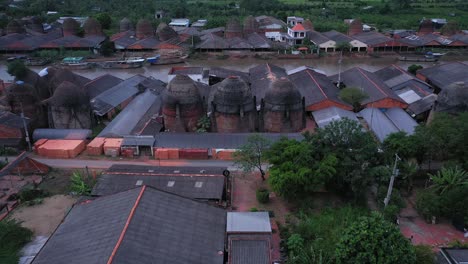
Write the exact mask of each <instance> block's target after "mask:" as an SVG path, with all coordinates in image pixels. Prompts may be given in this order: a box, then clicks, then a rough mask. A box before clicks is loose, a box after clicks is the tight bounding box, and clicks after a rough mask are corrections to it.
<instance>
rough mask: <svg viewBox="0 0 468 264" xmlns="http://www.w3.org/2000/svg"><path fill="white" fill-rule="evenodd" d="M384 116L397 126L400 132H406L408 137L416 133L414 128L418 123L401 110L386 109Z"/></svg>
mask: <svg viewBox="0 0 468 264" xmlns="http://www.w3.org/2000/svg"><path fill="white" fill-rule="evenodd" d="M384 114H385V115H386V116H387V117H388V119H390V121H392V123H393V124H395V126H396V127H397V128H398V130H400V131H403V132H406V134H408V135H412V134H413V133H414V128H415V127H416V126H417V125H418V123H416V121H414V119H413V118H411V116H409V115H408V113H406V112H405V111H404V110H403V109H401V108H389V109H386V111H385V112H384Z"/></svg>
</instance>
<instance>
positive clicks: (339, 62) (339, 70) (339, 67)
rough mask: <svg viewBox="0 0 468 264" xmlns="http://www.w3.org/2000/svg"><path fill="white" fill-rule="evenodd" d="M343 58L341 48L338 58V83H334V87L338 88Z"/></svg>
mask: <svg viewBox="0 0 468 264" xmlns="http://www.w3.org/2000/svg"><path fill="white" fill-rule="evenodd" d="M342 60H343V48H342V49H341V52H340V59H339V60H338V83H337V84H336V87H338V88H340V83H341V61H342Z"/></svg>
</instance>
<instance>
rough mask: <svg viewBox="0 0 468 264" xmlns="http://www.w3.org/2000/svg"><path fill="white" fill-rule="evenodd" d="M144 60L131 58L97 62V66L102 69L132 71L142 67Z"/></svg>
mask: <svg viewBox="0 0 468 264" xmlns="http://www.w3.org/2000/svg"><path fill="white" fill-rule="evenodd" d="M145 61H146V60H145V59H144V58H142V57H131V58H125V59H122V60H111V61H103V62H99V63H98V65H99V66H100V67H101V68H103V69H132V68H140V67H143V64H144V63H145Z"/></svg>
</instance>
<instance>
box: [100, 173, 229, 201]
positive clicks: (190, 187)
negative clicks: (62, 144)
mask: <svg viewBox="0 0 468 264" xmlns="http://www.w3.org/2000/svg"><path fill="white" fill-rule="evenodd" d="M183 175H184V176H182V175H179V174H172V175H170V174H168V175H164V174H161V173H130V174H129V173H122V174H119V173H115V174H114V173H104V174H103V175H101V176H100V177H99V178H98V181H97V183H96V185H95V186H94V188H93V192H92V195H96V196H103V195H109V194H114V193H118V192H122V191H126V190H130V189H133V188H135V187H138V186H141V185H147V186H151V187H155V188H157V189H159V190H163V191H166V192H170V193H174V194H177V195H181V196H184V197H187V198H191V199H203V200H212V199H213V200H221V199H222V198H223V192H224V179H225V177H224V176H223V175H218V176H196V175H195V176H194V175H186V174H183Z"/></svg>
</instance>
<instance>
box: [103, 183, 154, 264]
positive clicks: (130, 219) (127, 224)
mask: <svg viewBox="0 0 468 264" xmlns="http://www.w3.org/2000/svg"><path fill="white" fill-rule="evenodd" d="M145 190H146V185H143V187H141V190H140V193H139V194H138V197H137V199H136V200H135V204H133V207H132V210H130V214H129V215H128V218H127V221H126V222H125V226H124V228H123V230H122V232H121V233H120V237H119V239H118V240H117V244H116V245H115V247H114V249H113V250H112V253H111V255H110V257H109V260H108V261H107V264H111V263H112V261H113V260H114V256H115V254H116V253H117V250H118V249H119V247H120V244H121V243H122V240H123V238H124V236H125V233H126V232H127V229H128V226H129V225H130V221H132V218H133V215H134V214H135V210H136V208H137V207H138V204H139V203H140V200H141V197H142V196H143V193H144V192H145Z"/></svg>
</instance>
